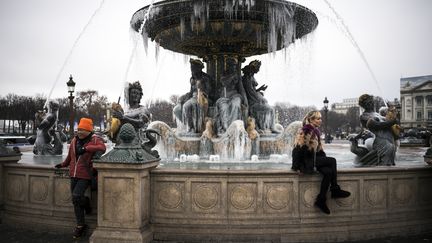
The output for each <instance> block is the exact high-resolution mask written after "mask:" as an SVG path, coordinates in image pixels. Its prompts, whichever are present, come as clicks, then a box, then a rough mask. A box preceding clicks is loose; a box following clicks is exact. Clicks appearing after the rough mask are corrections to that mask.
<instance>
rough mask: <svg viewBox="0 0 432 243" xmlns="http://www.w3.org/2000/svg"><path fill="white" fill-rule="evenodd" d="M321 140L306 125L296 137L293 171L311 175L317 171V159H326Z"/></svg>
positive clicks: (293, 152)
mask: <svg viewBox="0 0 432 243" xmlns="http://www.w3.org/2000/svg"><path fill="white" fill-rule="evenodd" d="M325 156H326V154H325V153H324V151H323V149H322V144H321V139H320V138H319V136H317V135H316V134H314V133H313V132H312V129H311V126H310V125H306V126H304V127H303V128H302V129H300V130H299V131H298V133H297V135H296V138H295V142H294V148H293V151H292V167H291V169H292V170H295V171H298V170H299V171H300V172H302V173H306V174H311V173H313V172H314V170H315V161H316V159H317V157H325Z"/></svg>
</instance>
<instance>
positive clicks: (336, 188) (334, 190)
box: [330, 185, 351, 198]
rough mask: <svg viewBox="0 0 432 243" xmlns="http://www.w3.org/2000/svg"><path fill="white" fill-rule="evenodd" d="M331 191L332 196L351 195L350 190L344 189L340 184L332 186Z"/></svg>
mask: <svg viewBox="0 0 432 243" xmlns="http://www.w3.org/2000/svg"><path fill="white" fill-rule="evenodd" d="M330 191H331V197H332V198H345V197H349V196H350V195H351V193H350V192H348V191H344V190H342V189H341V188H340V186H338V185H336V186H334V187H332V188H331V189H330Z"/></svg>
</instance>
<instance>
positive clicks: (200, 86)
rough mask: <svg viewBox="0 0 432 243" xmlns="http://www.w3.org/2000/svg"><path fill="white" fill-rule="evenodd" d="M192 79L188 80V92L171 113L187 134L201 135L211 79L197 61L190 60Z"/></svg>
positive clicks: (202, 65) (209, 102) (201, 64)
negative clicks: (184, 127)
mask: <svg viewBox="0 0 432 243" xmlns="http://www.w3.org/2000/svg"><path fill="white" fill-rule="evenodd" d="M189 62H190V65H191V66H190V68H191V73H192V77H191V78H190V85H191V88H190V91H189V92H188V93H186V94H184V95H183V96H181V97H180V99H179V101H180V103H179V104H178V105H177V106H176V107H174V110H173V113H174V115H175V116H176V117H177V119H178V120H180V121H181V122H182V123H183V125H186V128H187V132H188V133H201V132H203V131H204V128H205V126H204V122H205V118H206V117H207V112H208V106H209V104H211V103H212V101H211V100H209V93H210V85H211V77H210V76H209V75H208V74H207V73H205V72H203V71H202V69H203V68H204V64H203V63H202V62H201V61H200V60H198V59H190V60H189Z"/></svg>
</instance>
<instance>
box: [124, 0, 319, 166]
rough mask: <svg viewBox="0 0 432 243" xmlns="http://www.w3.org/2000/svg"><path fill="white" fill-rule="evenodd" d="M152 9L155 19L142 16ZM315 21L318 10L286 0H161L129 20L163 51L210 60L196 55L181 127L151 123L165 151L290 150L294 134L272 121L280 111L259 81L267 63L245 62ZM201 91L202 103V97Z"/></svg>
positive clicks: (240, 154)
mask: <svg viewBox="0 0 432 243" xmlns="http://www.w3.org/2000/svg"><path fill="white" fill-rule="evenodd" d="M146 15H148V16H149V18H148V19H147V21H146V22H144V17H145V16H146ZM317 25H318V19H317V17H316V15H315V14H314V13H313V12H312V11H310V10H309V9H307V8H305V7H303V6H300V5H298V4H295V3H291V2H286V1H251V0H246V1H226V2H223V1H163V2H159V3H155V4H154V5H152V8H151V9H150V6H148V7H144V8H142V9H140V10H138V11H137V12H136V13H135V14H134V15H133V16H132V20H131V26H132V28H133V29H135V30H136V31H138V32H140V31H142V35H143V37H144V41H145V42H146V41H147V38H150V39H151V40H154V41H155V42H156V43H157V45H159V46H161V47H163V48H165V49H168V50H171V51H174V52H178V53H182V54H185V55H190V56H197V57H198V58H201V59H202V60H203V61H204V62H205V63H206V64H207V72H206V73H204V72H202V71H200V70H201V69H202V68H203V67H204V65H203V64H202V63H201V61H200V60H191V70H192V78H191V91H190V92H189V93H187V94H185V95H184V96H183V97H181V101H180V103H179V104H178V105H177V107H176V108H175V109H174V115H175V116H176V117H177V121H178V124H177V125H178V126H177V127H178V129H177V130H175V131H174V130H173V129H171V128H170V127H168V126H166V124H163V123H160V122H156V123H152V124H150V125H149V128H152V129H155V130H159V131H162V130H163V131H165V132H161V135H162V137H161V138H160V139H159V143H158V149H159V152H160V154H161V155H162V156H163V157H165V158H167V159H173V158H177V157H178V156H179V155H180V154H201V155H204V156H205V158H209V154H208V153H207V152H205V151H202V150H203V149H204V148H205V150H207V151H213V152H214V154H219V155H221V157H222V158H223V159H225V160H226V159H234V160H248V159H250V158H251V156H252V155H253V154H257V155H259V156H260V158H269V156H270V155H271V154H275V153H278V154H287V153H289V146H286V145H287V144H288V142H289V141H288V140H286V138H287V137H292V134H287V131H283V128H281V126H280V125H279V126H277V124H275V123H274V111H273V109H272V108H271V107H270V106H269V105H268V104H267V103H266V102H267V101H266V100H265V99H264V98H263V97H262V93H261V92H260V91H263V90H265V88H266V86H265V85H264V86H261V87H260V88H258V89H256V87H255V86H256V85H257V82H256V80H255V79H254V78H253V74H254V73H256V72H258V71H259V66H260V65H261V63H260V62H258V61H253V62H251V63H250V64H249V65H247V66H246V67H244V68H243V69H242V68H241V65H242V62H244V61H245V58H246V57H250V56H254V55H260V54H267V53H272V52H276V51H278V50H281V49H283V48H286V47H287V46H288V45H289V44H291V43H293V42H294V41H295V40H296V39H299V38H301V37H303V36H304V35H306V34H308V33H310V32H312V31H313V30H314V29H315V28H316V26H317ZM242 71H243V73H244V76H243V77H242V76H241V72H242ZM202 93H203V94H204V97H205V98H204V101H203V102H201V103H203V104H201V103H200V101H199V100H200V94H202ZM201 97H202V96H201ZM201 100H203V99H201ZM195 116H197V117H195ZM248 117H251V118H253V119H254V120H255V123H256V126H257V129H258V130H259V132H260V136H258V137H257V138H254V139H253V140H254V141H251V138H250V137H249V136H248V132H246V129H247V124H246V123H247V119H248ZM207 118H210V119H211V121H213V124H212V126H213V129H214V130H215V131H216V134H217V136H216V137H211V138H207V139H206V143H205V144H204V145H203V146H201V144H203V143H202V140H203V139H202V132H203V131H204V126H205V124H204V121H205V120H206V119H207ZM235 120H240V122H234V121H235ZM181 127H186V129H185V130H186V131H181V129H179V128H181ZM276 127H278V128H279V129H276ZM227 144H228V146H227ZM172 146H174V147H175V150H174V151H173V148H172ZM252 147H254V149H253V150H252ZM235 151H237V152H235ZM258 151H259V153H258Z"/></svg>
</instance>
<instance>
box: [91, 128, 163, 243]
mask: <svg viewBox="0 0 432 243" xmlns="http://www.w3.org/2000/svg"><path fill="white" fill-rule="evenodd" d="M119 138H120V142H119V144H118V145H117V146H116V147H115V148H114V149H113V150H112V151H110V152H109V153H108V154H106V155H104V156H102V158H101V159H100V160H97V161H95V163H94V167H95V168H96V169H97V170H98V184H99V185H98V212H97V213H98V217H97V228H96V230H95V231H94V232H93V234H92V236H91V237H90V242H94V243H96V242H101V243H102V242H103V243H106V242H151V241H152V240H153V233H152V230H151V228H150V175H149V172H150V170H151V169H153V168H155V167H156V166H158V165H159V160H160V159H157V158H155V157H153V156H152V155H151V154H150V153H148V152H147V151H146V150H144V149H142V147H141V145H140V144H139V142H138V139H137V136H136V132H135V129H134V127H133V126H132V125H131V124H129V123H126V124H125V125H123V126H122V128H121V129H120V133H119Z"/></svg>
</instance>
